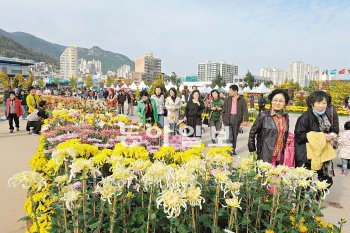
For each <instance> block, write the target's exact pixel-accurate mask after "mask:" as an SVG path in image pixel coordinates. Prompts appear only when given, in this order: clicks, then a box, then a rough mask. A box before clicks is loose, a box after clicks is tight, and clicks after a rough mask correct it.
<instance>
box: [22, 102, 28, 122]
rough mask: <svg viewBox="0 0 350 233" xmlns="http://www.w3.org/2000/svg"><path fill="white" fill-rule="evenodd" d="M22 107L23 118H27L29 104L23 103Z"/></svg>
mask: <svg viewBox="0 0 350 233" xmlns="http://www.w3.org/2000/svg"><path fill="white" fill-rule="evenodd" d="M22 109H23V114H22V118H23V119H25V118H27V115H28V114H27V109H28V106H27V105H22Z"/></svg>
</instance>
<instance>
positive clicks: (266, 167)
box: [256, 160, 273, 173]
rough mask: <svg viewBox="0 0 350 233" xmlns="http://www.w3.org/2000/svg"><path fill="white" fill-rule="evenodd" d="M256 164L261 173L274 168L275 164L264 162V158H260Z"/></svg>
mask: <svg viewBox="0 0 350 233" xmlns="http://www.w3.org/2000/svg"><path fill="white" fill-rule="evenodd" d="M256 165H257V167H258V170H259V173H261V172H263V173H265V172H267V171H269V170H270V169H272V168H273V165H272V164H271V163H268V162H264V161H262V160H258V161H257V162H256Z"/></svg>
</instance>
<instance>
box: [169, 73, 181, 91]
mask: <svg viewBox="0 0 350 233" xmlns="http://www.w3.org/2000/svg"><path fill="white" fill-rule="evenodd" d="M168 81H170V82H172V83H173V84H174V85H175V86H176V87H177V88H179V86H180V83H181V81H180V79H179V78H178V77H177V75H176V73H175V72H171V75H170V78H169V80H168Z"/></svg>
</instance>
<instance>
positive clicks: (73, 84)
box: [69, 76, 77, 88]
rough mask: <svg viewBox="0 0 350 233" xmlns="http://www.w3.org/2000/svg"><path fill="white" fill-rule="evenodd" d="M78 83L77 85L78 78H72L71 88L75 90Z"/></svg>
mask: <svg viewBox="0 0 350 233" xmlns="http://www.w3.org/2000/svg"><path fill="white" fill-rule="evenodd" d="M76 83H77V78H76V77H74V76H72V77H70V78H69V86H70V87H71V88H74V87H75V85H76Z"/></svg>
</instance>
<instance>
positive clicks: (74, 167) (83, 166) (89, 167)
mask: <svg viewBox="0 0 350 233" xmlns="http://www.w3.org/2000/svg"><path fill="white" fill-rule="evenodd" d="M69 167H70V168H71V170H70V176H69V180H70V181H71V180H72V179H73V178H75V177H76V175H77V174H79V173H82V172H85V174H88V173H90V174H91V175H93V176H94V177H95V176H96V174H97V173H98V172H99V170H98V169H97V168H95V167H94V163H93V161H92V160H90V159H83V158H79V159H77V160H75V161H74V162H73V163H72V164H71V165H69Z"/></svg>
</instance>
